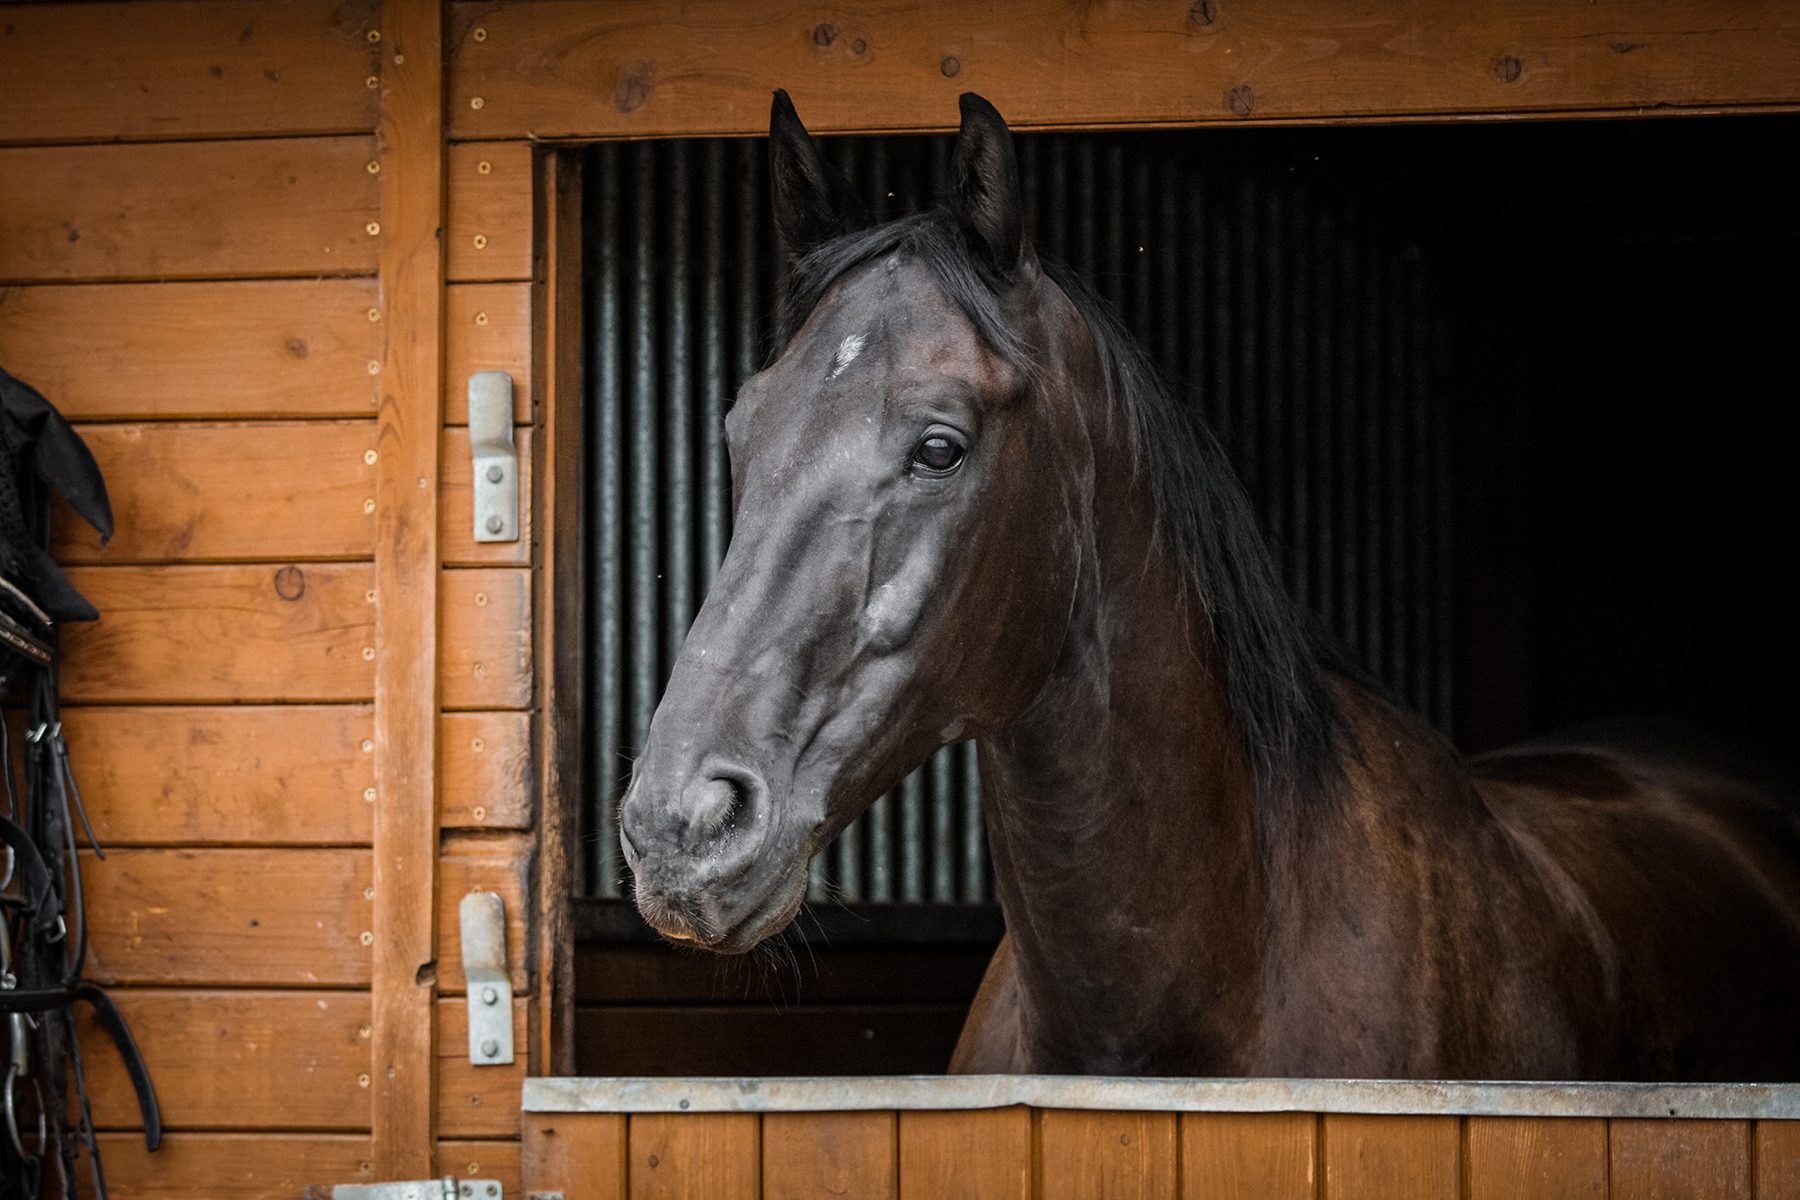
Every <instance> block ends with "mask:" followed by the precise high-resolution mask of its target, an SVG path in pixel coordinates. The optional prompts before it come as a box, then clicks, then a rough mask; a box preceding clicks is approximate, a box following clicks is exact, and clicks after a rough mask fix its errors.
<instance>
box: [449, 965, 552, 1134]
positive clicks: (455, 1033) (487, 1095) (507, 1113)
mask: <svg viewBox="0 0 1800 1200" xmlns="http://www.w3.org/2000/svg"><path fill="white" fill-rule="evenodd" d="M437 1007H438V1021H437V1088H438V1103H437V1108H438V1124H439V1134H440V1136H442V1137H450V1138H468V1137H483V1138H491V1137H499V1138H512V1139H517V1138H518V1136H519V1121H520V1113H519V1089H520V1088H521V1087H523V1086H524V1084H525V1053H524V1048H525V1046H526V1045H527V1044H528V1042H527V1036H528V1029H529V1026H530V1017H529V1005H528V1003H527V1001H525V1000H522V999H514V1000H513V1061H512V1062H511V1063H510V1064H507V1065H505V1066H490V1067H478V1066H475V1065H474V1064H473V1063H471V1062H470V1061H469V1010H468V1006H467V1004H466V1003H465V1002H464V1000H463V998H462V997H461V996H454V997H446V998H444V999H441V1000H439V1001H438V1002H437Z"/></svg>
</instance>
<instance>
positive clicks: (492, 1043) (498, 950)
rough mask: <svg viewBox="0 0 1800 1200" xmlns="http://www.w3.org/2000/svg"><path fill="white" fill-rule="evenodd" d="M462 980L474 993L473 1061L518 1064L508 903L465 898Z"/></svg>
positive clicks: (491, 897) (489, 895)
mask: <svg viewBox="0 0 1800 1200" xmlns="http://www.w3.org/2000/svg"><path fill="white" fill-rule="evenodd" d="M461 917H462V960H463V980H464V983H465V985H466V986H467V988H468V993H469V1003H468V1007H469V1061H470V1062H472V1063H474V1064H475V1065H476V1066H478V1067H493V1066H499V1065H501V1064H504V1063H510V1062H511V1061H512V1060H513V1006H512V980H511V979H510V978H509V977H508V975H507V973H506V902H505V901H504V900H502V899H500V897H499V896H496V895H495V894H494V893H493V892H470V893H469V894H468V895H466V896H464V897H463V898H462V909H461Z"/></svg>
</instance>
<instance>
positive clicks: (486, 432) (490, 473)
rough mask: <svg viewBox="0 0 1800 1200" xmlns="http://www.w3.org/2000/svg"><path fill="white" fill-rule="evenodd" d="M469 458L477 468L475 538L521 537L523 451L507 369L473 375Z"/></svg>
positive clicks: (484, 540) (489, 539)
mask: <svg viewBox="0 0 1800 1200" xmlns="http://www.w3.org/2000/svg"><path fill="white" fill-rule="evenodd" d="M469 457H470V459H471V460H472V463H473V466H474V469H475V540H476V541H478V542H516V541H518V540H519V453H518V448H517V446H516V444H515V443H514V442H513V383H512V376H511V375H508V374H507V373H506V372H505V371H476V372H475V373H474V374H472V375H470V376H469Z"/></svg>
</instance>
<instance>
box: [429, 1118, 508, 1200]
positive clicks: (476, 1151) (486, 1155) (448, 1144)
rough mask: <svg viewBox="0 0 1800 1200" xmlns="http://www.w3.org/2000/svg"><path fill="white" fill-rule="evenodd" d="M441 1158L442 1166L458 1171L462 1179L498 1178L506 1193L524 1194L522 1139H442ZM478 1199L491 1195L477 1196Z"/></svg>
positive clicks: (439, 1152)
mask: <svg viewBox="0 0 1800 1200" xmlns="http://www.w3.org/2000/svg"><path fill="white" fill-rule="evenodd" d="M514 1132H515V1133H516V1132H517V1131H516V1130H515V1131H514ZM437 1160H438V1169H439V1170H440V1171H442V1172H443V1173H444V1174H446V1175H454V1176H456V1177H457V1178H458V1179H494V1180H498V1181H499V1183H500V1194H501V1195H502V1196H523V1195H524V1188H525V1184H524V1182H523V1175H524V1172H523V1170H522V1169H521V1167H520V1165H519V1143H518V1142H516V1141H512V1140H510V1139H495V1140H489V1141H474V1140H471V1139H468V1138H456V1139H452V1140H449V1141H440V1142H439V1143H438V1159H437ZM476 1200H487V1198H485V1197H480V1196H477V1197H476ZM495 1200H498V1198H495Z"/></svg>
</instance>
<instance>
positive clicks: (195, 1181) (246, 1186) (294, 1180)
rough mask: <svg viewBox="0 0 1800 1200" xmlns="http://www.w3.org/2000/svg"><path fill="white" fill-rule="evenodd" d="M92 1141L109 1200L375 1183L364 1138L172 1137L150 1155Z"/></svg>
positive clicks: (282, 1196) (271, 1198) (126, 1143)
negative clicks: (101, 1164) (102, 1166)
mask: <svg viewBox="0 0 1800 1200" xmlns="http://www.w3.org/2000/svg"><path fill="white" fill-rule="evenodd" d="M106 1052H107V1051H106V1050H105V1048H104V1047H101V1048H99V1049H98V1053H101V1054H104V1053H106ZM99 1140H100V1157H101V1160H102V1161H103V1162H104V1164H105V1166H106V1189H107V1192H108V1194H109V1195H110V1196H111V1197H112V1200H193V1197H195V1196H201V1195H204V1196H206V1197H208V1200H294V1198H295V1197H296V1196H299V1195H300V1194H301V1192H302V1191H303V1190H304V1189H305V1188H306V1187H307V1185H309V1184H328V1183H329V1184H335V1183H373V1182H375V1170H374V1164H373V1163H372V1162H371V1161H370V1160H369V1139H368V1137H367V1135H364V1134H354V1133H300V1134H295V1133H289V1134H269V1133H175V1134H170V1135H169V1136H168V1137H167V1138H165V1139H163V1144H162V1148H161V1149H159V1150H157V1151H156V1152H155V1153H154V1154H152V1153H150V1152H149V1151H148V1150H146V1149H144V1139H143V1137H142V1136H140V1135H138V1134H135V1133H102V1134H101V1135H100V1139H99ZM82 1183H83V1185H84V1187H85V1185H86V1183H87V1180H86V1178H85V1176H84V1177H83V1179H82ZM87 1194H88V1193H87V1192H86V1191H85V1190H84V1192H83V1195H87Z"/></svg>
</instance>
